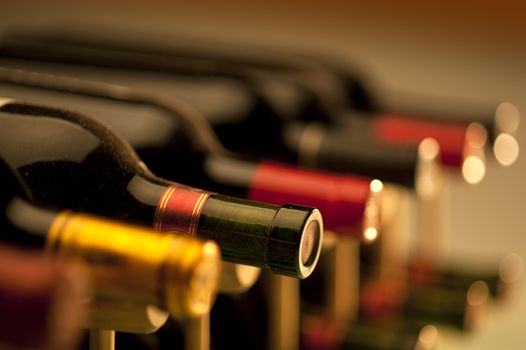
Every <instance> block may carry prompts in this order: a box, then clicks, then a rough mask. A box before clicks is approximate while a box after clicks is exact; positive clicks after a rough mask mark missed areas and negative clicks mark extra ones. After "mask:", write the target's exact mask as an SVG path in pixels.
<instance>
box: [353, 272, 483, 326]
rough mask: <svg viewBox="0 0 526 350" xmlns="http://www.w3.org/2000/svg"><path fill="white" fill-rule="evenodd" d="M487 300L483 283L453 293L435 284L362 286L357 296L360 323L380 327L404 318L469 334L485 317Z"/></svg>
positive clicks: (452, 290) (377, 284) (370, 284)
mask: <svg viewBox="0 0 526 350" xmlns="http://www.w3.org/2000/svg"><path fill="white" fill-rule="evenodd" d="M488 296H489V291H488V286H487V285H486V283H485V282H483V281H475V282H473V283H471V284H470V285H469V286H468V287H464V288H455V289H451V288H447V287H441V286H440V285H438V284H437V285H430V286H429V285H420V284H413V283H411V284H409V285H408V286H402V285H401V284H400V283H399V282H398V283H388V282H380V283H378V282H365V283H364V284H363V285H362V287H361V293H360V319H363V320H364V321H366V322H375V323H376V322H378V323H382V322H387V321H390V320H403V319H405V318H408V319H412V320H413V321H415V320H416V321H418V322H420V323H431V324H442V325H446V326H449V327H453V328H457V329H462V330H471V329H475V328H477V327H479V326H480V323H481V321H482V320H483V319H484V317H485V316H486V312H487V306H488ZM413 321H412V322H413Z"/></svg>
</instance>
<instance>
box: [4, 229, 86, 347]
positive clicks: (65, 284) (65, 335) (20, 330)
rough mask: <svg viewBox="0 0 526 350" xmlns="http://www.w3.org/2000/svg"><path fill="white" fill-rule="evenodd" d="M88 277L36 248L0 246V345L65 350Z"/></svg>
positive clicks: (75, 335) (79, 317)
mask: <svg viewBox="0 0 526 350" xmlns="http://www.w3.org/2000/svg"><path fill="white" fill-rule="evenodd" d="M1 232H2V233H0V237H3V233H4V232H5V231H4V228H2V231H1ZM87 296H88V276H87V275H86V274H85V271H83V270H82V269H79V268H78V267H76V266H75V265H72V264H70V263H63V262H58V261H56V260H51V259H50V258H49V256H45V255H44V254H43V253H42V252H34V251H31V252H29V251H23V250H20V249H15V248H14V247H12V246H11V247H9V246H7V245H5V244H4V243H3V244H1V245H0V326H1V327H0V344H2V345H1V346H2V348H3V347H5V346H7V347H9V348H16V349H22V348H24V349H25V348H31V349H46V350H47V349H58V350H61V349H63V350H65V349H71V347H73V346H76V345H77V344H78V342H79V338H80V335H81V327H82V326H83V324H84V320H85V318H86V310H85V299H86V297H87Z"/></svg>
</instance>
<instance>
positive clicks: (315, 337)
mask: <svg viewBox="0 0 526 350" xmlns="http://www.w3.org/2000/svg"><path fill="white" fill-rule="evenodd" d="M438 333H439V332H438V330H437V328H436V327H435V326H434V325H433V324H426V323H418V322H415V323H414V324H413V323H411V320H403V321H389V322H384V323H381V324H377V323H366V322H352V323H341V322H336V321H333V320H330V318H327V317H323V315H316V314H306V315H303V317H302V330H301V348H302V349H342V350H344V349H349V350H351V349H352V350H386V349H391V350H431V349H435V348H436V344H437V342H438V335H439V334H438Z"/></svg>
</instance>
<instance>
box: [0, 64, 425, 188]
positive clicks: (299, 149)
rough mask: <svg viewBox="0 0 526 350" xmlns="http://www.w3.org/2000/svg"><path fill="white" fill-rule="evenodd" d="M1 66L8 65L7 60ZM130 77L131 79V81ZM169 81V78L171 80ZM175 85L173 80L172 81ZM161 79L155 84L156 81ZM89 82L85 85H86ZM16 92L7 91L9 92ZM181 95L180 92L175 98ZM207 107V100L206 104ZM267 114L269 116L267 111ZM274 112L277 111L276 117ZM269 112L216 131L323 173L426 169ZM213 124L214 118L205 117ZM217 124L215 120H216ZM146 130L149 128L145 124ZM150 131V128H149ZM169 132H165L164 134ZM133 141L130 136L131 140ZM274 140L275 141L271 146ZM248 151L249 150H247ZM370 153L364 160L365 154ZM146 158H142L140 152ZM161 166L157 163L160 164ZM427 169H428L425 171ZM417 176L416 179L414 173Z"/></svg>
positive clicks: (226, 140)
mask: <svg viewBox="0 0 526 350" xmlns="http://www.w3.org/2000/svg"><path fill="white" fill-rule="evenodd" d="M3 64H8V63H7V62H3ZM9 65H10V66H11V67H19V68H20V67H24V68H29V67H31V69H32V70H33V71H38V72H42V71H43V72H55V74H56V72H58V73H62V74H66V75H69V76H75V77H77V78H81V79H85V80H90V79H91V78H92V77H93V76H95V77H96V78H97V79H98V80H99V79H100V80H102V81H109V82H118V83H124V84H130V83H132V85H134V84H135V85H137V86H141V85H143V84H142V83H141V82H143V83H145V84H147V85H145V86H147V87H148V88H149V89H150V91H151V92H154V93H158V94H163V93H166V91H169V88H168V87H167V86H166V85H163V84H161V85H162V86H164V87H163V88H162V89H161V90H159V89H158V88H156V87H155V86H156V85H155V84H153V83H152V78H153V77H151V76H150V77H148V76H147V75H144V74H142V75H141V74H138V73H137V72H122V71H118V70H112V71H103V72H100V71H98V70H97V69H94V68H92V69H88V68H86V67H84V68H83V69H72V67H69V68H67V67H66V66H62V65H60V66H59V65H53V66H45V65H42V64H38V63H36V62H31V64H30V65H28V64H27V62H26V64H20V62H18V61H17V62H12V61H11V62H10V63H9ZM130 76H132V77H133V78H130ZM168 78H169V77H168ZM0 79H1V81H3V82H6V83H13V82H14V83H16V84H25V85H30V86H35V85H36V86H38V85H45V86H47V87H51V85H57V84H58V85H62V86H64V85H67V86H72V85H73V86H74V88H73V89H74V90H75V91H77V92H78V91H84V93H85V94H90V93H93V92H92V91H91V90H93V89H89V88H84V90H82V89H83V88H82V87H80V85H81V84H79V82H76V84H75V83H74V82H72V81H67V82H66V81H64V82H62V83H60V82H59V80H58V79H57V78H56V77H50V76H40V77H39V76H38V74H29V73H27V72H26V73H24V72H23V71H21V70H12V69H7V68H2V69H1V70H0ZM171 80H172V81H174V79H173V78H172V79H171ZM153 81H157V80H153ZM85 83H86V84H87V82H86V81H85ZM10 89H11V90H12V89H13V88H9V89H7V91H9V90H10ZM122 94H123V93H122V91H119V90H117V91H115V92H114V93H113V94H112V95H113V98H116V99H119V98H120V96H121V95H122ZM176 95H177V94H176ZM203 103H204V104H206V101H203ZM265 111H267V112H265ZM274 114H275V113H274ZM272 115H273V114H272V110H271V109H268V108H267V109H265V108H263V107H262V108H261V109H260V110H259V112H258V113H255V114H254V113H252V114H247V115H246V116H247V117H248V119H241V120H239V118H236V119H235V120H232V121H231V122H226V123H225V124H220V125H215V127H214V129H215V131H216V132H217V133H218V135H219V136H220V137H221V141H222V143H223V144H224V145H225V147H226V148H228V149H232V150H237V151H241V152H245V153H249V154H250V155H253V156H256V157H258V158H261V157H267V156H271V157H272V158H274V159H275V160H278V161H286V162H288V163H295V164H300V165H303V166H307V167H310V168H317V169H320V170H327V171H337V172H343V173H353V174H357V175H361V176H365V177H372V178H381V179H383V180H386V181H388V182H395V183H400V184H402V185H405V186H409V187H414V186H418V185H417V184H415V182H417V180H416V179H418V178H420V176H419V175H418V174H419V173H420V172H421V171H424V172H427V173H429V170H423V169H422V167H421V166H420V161H419V157H418V150H417V147H413V146H411V147H396V148H393V147H386V146H383V145H381V144H378V143H375V142H370V141H368V140H366V139H364V138H363V137H361V136H360V133H359V132H357V133H355V134H353V135H352V136H351V135H347V134H345V135H343V134H338V133H335V132H332V131H331V132H328V130H327V128H325V127H323V126H319V125H307V124H305V123H301V122H298V123H290V122H286V123H284V122H283V121H281V120H280V119H279V118H277V117H276V118H271V116H272ZM207 119H208V120H209V121H210V122H211V123H212V124H214V123H215V121H214V118H210V117H209V116H207ZM215 120H217V119H215ZM145 127H146V126H145ZM148 128H152V126H151V125H150V124H149V125H148ZM163 132H166V131H163ZM128 139H129V138H128ZM269 139H272V140H273V142H268V140H269ZM247 149H249V150H248V151H247ZM364 155H366V156H364ZM141 156H142V154H141ZM157 163H158V162H157ZM427 168H429V167H427ZM415 173H416V175H415Z"/></svg>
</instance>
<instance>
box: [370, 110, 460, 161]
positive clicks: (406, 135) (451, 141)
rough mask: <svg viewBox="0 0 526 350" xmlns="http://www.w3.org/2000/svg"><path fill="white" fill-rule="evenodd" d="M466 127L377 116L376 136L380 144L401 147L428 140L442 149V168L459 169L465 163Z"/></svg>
mask: <svg viewBox="0 0 526 350" xmlns="http://www.w3.org/2000/svg"><path fill="white" fill-rule="evenodd" d="M466 132H467V126H466V125H464V124H461V123H454V122H437V121H430V120H420V119H417V118H411V117H408V116H403V115H398V114H394V113H384V114H380V115H378V116H376V117H375V118H374V122H373V135H374V136H375V137H377V138H379V139H380V140H382V141H384V142H387V143H390V144H393V145H401V146H407V145H412V146H418V144H419V143H420V142H421V141H422V140H423V139H425V138H426V137H432V138H434V139H435V140H436V141H437V142H438V144H439V145H440V152H441V161H442V164H443V165H447V166H451V167H457V168H460V167H461V166H462V163H463V161H464V148H465V144H466Z"/></svg>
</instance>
